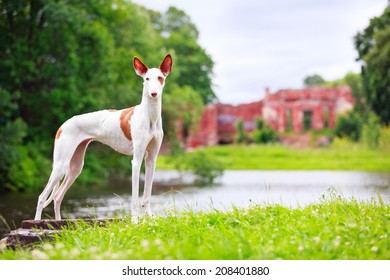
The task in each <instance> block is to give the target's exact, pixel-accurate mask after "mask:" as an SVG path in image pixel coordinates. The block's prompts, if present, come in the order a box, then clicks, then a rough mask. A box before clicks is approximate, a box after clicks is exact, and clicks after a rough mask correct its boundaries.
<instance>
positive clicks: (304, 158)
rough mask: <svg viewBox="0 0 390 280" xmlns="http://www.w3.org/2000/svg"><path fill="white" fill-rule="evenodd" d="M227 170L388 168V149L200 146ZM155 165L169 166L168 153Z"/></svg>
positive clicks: (348, 145)
mask: <svg viewBox="0 0 390 280" xmlns="http://www.w3.org/2000/svg"><path fill="white" fill-rule="evenodd" d="M202 150H204V151H206V152H207V154H208V155H210V156H212V157H214V158H216V159H217V160H220V161H221V162H223V164H224V167H225V169H228V170H360V171H390V151H389V150H380V149H369V148H366V147H364V146H363V145H361V144H355V143H350V142H343V141H339V142H338V143H334V144H333V145H332V146H330V147H324V148H307V149H294V148H289V147H285V146H281V145H249V146H244V145H242V146H241V145H225V146H214V147H207V148H203V149H202ZM157 168H159V169H172V168H173V166H172V165H171V163H170V161H169V156H161V157H159V158H158V162H157Z"/></svg>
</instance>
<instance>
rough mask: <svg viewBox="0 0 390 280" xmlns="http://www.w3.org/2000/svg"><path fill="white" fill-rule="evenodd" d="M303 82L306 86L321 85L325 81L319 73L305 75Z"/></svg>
mask: <svg viewBox="0 0 390 280" xmlns="http://www.w3.org/2000/svg"><path fill="white" fill-rule="evenodd" d="M303 83H304V85H305V86H306V87H312V86H321V85H323V84H324V83H325V80H324V79H323V78H322V77H321V76H320V75H317V74H315V75H312V76H307V77H306V78H305V79H304V80H303Z"/></svg>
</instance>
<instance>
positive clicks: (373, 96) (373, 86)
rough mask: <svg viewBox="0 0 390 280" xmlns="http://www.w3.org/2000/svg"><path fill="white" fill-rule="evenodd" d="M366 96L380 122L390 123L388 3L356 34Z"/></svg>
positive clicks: (389, 21) (389, 19)
mask: <svg viewBox="0 0 390 280" xmlns="http://www.w3.org/2000/svg"><path fill="white" fill-rule="evenodd" d="M354 39H355V47H356V50H357V51H358V54H359V60H361V61H362V62H363V66H362V77H363V84H364V88H365V91H366V100H367V104H368V106H369V107H370V109H371V110H372V111H373V112H375V113H376V114H377V115H378V117H379V118H380V120H381V123H382V124H389V123H390V88H389V84H390V6H389V5H388V6H387V7H386V8H385V10H384V12H383V14H382V15H380V16H379V17H374V18H372V19H371V20H370V24H369V26H368V27H367V28H366V29H364V31H363V32H359V33H358V34H357V35H356V36H355V38H354Z"/></svg>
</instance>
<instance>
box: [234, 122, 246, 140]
mask: <svg viewBox="0 0 390 280" xmlns="http://www.w3.org/2000/svg"><path fill="white" fill-rule="evenodd" d="M234 126H235V128H236V136H235V138H234V142H235V143H237V144H243V143H249V141H250V139H249V136H248V134H247V133H246V132H245V125H244V121H243V120H242V119H238V120H237V121H236V122H235V123H234Z"/></svg>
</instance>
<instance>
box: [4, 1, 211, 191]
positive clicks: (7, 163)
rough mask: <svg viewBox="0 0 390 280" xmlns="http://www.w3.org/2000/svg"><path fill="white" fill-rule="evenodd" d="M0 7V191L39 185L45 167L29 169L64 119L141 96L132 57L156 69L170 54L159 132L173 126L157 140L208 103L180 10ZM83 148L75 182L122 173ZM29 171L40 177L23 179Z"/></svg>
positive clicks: (102, 4)
mask: <svg viewBox="0 0 390 280" xmlns="http://www.w3.org/2000/svg"><path fill="white" fill-rule="evenodd" d="M0 10H1V11H2V12H1V13H0V30H1V32H0V42H1V44H0V58H1V59H0V81H1V82H0V95H1V96H0V109H1V110H2V111H3V112H4V114H2V116H1V122H0V125H1V131H0V136H1V139H0V143H1V146H0V159H1V160H0V191H2V190H4V189H5V188H8V189H13V190H19V189H33V188H36V187H37V186H36V185H39V184H41V183H38V181H39V180H41V179H42V178H43V177H44V176H43V174H46V173H48V172H49V171H46V172H45V173H41V174H42V175H37V174H38V170H40V169H41V167H40V166H39V164H40V163H41V161H42V160H43V159H50V157H51V153H52V148H53V137H54V135H55V132H56V131H57V129H58V127H59V126H60V125H61V124H62V123H63V122H64V121H65V120H67V119H69V118H70V117H72V116H74V115H77V114H82V113H86V112H90V111H95V110H100V109H105V108H117V109H122V108H126V107H130V106H134V105H136V104H138V103H139V102H140V100H141V95H142V80H141V79H140V78H139V77H138V76H137V75H135V73H134V70H133V67H132V58H133V56H139V57H140V58H142V59H143V60H144V61H145V62H147V64H148V65H149V66H158V65H159V63H160V62H161V59H162V58H163V57H164V55H166V53H167V52H170V53H171V54H172V55H173V57H174V70H173V72H172V74H171V75H170V76H169V78H168V81H167V85H166V88H165V94H164V95H165V97H167V98H166V99H167V103H166V104H164V106H163V108H164V112H163V119H164V121H165V122H164V130H165V131H166V132H172V133H166V139H169V138H170V139H175V137H176V134H174V133H173V132H174V131H175V127H176V119H175V118H176V117H179V118H182V120H183V122H184V125H185V131H186V133H188V131H189V129H190V127H191V126H192V124H193V123H194V122H195V121H196V117H195V116H197V115H200V114H199V112H200V110H201V109H202V108H203V107H202V106H203V104H204V102H208V101H210V100H215V95H214V93H213V91H212V89H211V75H212V67H213V61H212V59H211V58H210V57H209V55H208V54H207V53H206V51H205V50H204V49H203V48H202V47H201V46H199V44H198V43H197V39H198V31H197V30H196V27H195V25H194V24H193V23H192V22H191V19H190V18H189V16H188V15H186V14H185V13H184V12H183V11H181V10H178V9H176V8H173V7H172V8H170V9H169V10H168V11H167V12H166V13H165V14H160V13H158V12H154V11H149V10H147V9H146V8H144V7H142V6H139V5H137V4H135V3H132V2H131V1H125V0H106V1H94V0H86V1H74V0H70V1H65V2H64V1H56V0H36V1H23V0H16V1H0ZM177 96H181V97H180V98H177ZM175 99H176V100H175ZM163 102H164V101H163ZM191 102H192V104H193V106H190V104H191ZM176 106H177V107H176ZM185 110H187V111H185ZM179 111H180V113H177V112H179ZM21 146H23V147H25V146H28V147H29V151H26V150H25V149H23V148H20V147H21ZM90 149H91V150H93V153H96V155H95V156H93V157H90V158H87V160H86V164H85V169H86V170H85V172H83V173H85V174H83V175H81V177H80V180H79V181H78V182H99V181H100V182H102V183H103V182H104V181H105V180H106V179H107V178H110V176H111V174H112V173H113V172H112V170H113V168H114V167H115V168H123V169H124V170H126V171H127V172H128V169H129V159H127V158H126V159H121V160H117V159H118V158H117V155H114V153H112V152H111V153H106V152H105V151H104V149H102V148H100V147H99V146H91V147H90ZM87 155H88V153H87ZM88 160H90V161H91V162H90V163H88ZM116 162H118V163H116ZM105 163H108V166H107V165H105ZM126 174H127V175H126V176H128V173H126ZM31 176H38V177H39V180H38V178H35V179H34V178H25V177H31ZM46 179H47V178H45V180H46ZM42 184H43V183H42ZM41 187H42V186H41Z"/></svg>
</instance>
